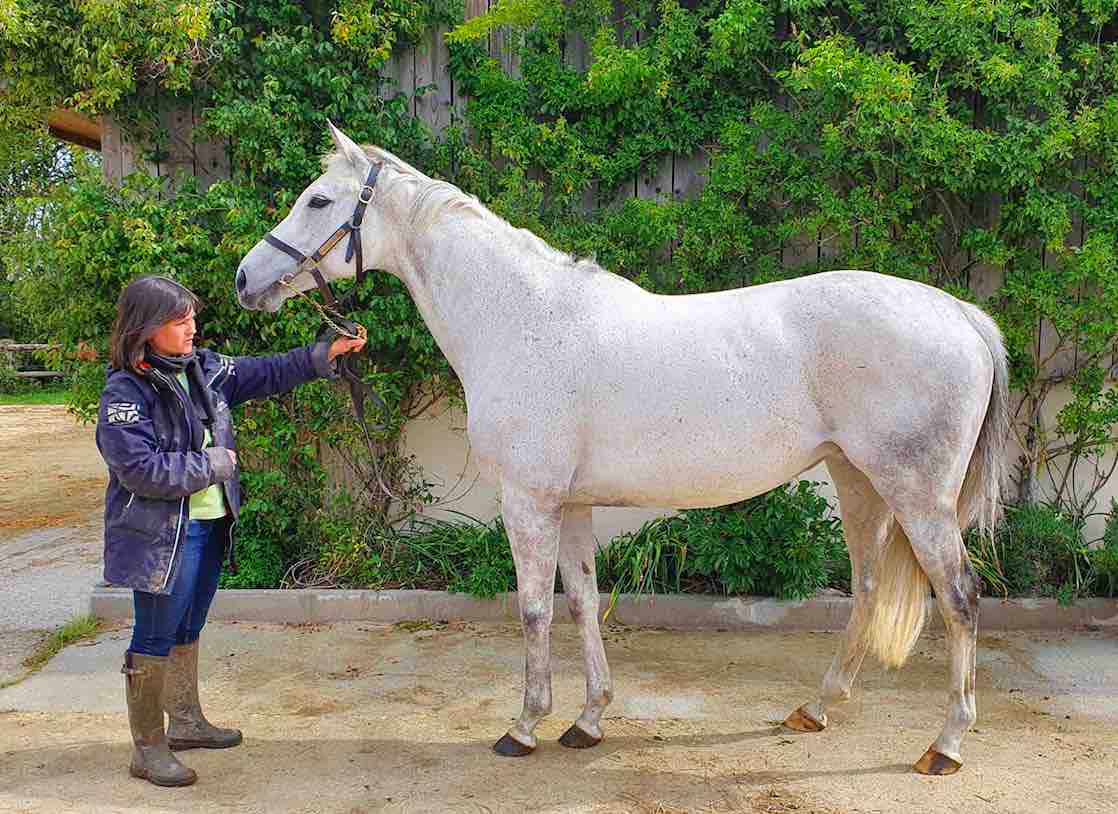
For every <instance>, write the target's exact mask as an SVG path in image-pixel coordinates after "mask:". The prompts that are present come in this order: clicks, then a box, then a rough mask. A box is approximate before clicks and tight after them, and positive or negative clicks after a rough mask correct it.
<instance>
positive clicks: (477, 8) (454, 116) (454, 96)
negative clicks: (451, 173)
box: [450, 0, 489, 138]
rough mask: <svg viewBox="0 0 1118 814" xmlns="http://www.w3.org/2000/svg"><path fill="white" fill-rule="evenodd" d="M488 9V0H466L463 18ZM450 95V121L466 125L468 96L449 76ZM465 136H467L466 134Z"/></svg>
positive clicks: (476, 15) (476, 14) (478, 14)
mask: <svg viewBox="0 0 1118 814" xmlns="http://www.w3.org/2000/svg"><path fill="white" fill-rule="evenodd" d="M488 9H489V0H466V9H465V19H467V20H470V19H473V18H474V17H480V16H481V15H482V14H485V12H486V11H488ZM488 47H489V43H488V38H487V39H486V48H488ZM450 97H451V114H450V118H451V121H452V122H453V123H454V124H456V125H458V126H459V127H465V126H466V108H467V107H468V106H469V97H468V96H466V94H465V93H463V92H461V90H460V88H459V86H458V83H457V82H455V81H454V78H453V77H451V82H450ZM467 138H469V136H468V135H467Z"/></svg>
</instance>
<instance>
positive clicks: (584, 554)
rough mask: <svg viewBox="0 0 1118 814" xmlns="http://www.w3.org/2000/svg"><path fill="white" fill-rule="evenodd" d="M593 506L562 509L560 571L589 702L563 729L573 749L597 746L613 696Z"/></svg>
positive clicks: (564, 741)
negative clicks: (600, 617) (600, 614)
mask: <svg viewBox="0 0 1118 814" xmlns="http://www.w3.org/2000/svg"><path fill="white" fill-rule="evenodd" d="M591 512H592V509H591V507H590V506H567V507H566V508H564V509H563V532H562V535H561V536H560V542H559V572H560V573H561V574H562V575H563V590H564V591H566V593H567V605H568V607H569V608H570V610H571V619H572V620H573V621H574V623H575V624H576V625H578V632H579V636H580V637H581V638H582V660H583V664H584V667H585V670H586V706H585V708H583V710H582V715H581V716H579V719H578V720H577V721H575V722H574V724H572V725H571V728H570V729H568V730H567V731H566V732H564V733H563V737H561V738H560V739H559V742H560V743H561V744H563V745H564V746H569V747H571V748H573V749H585V748H586V747H588V746H596V745H597V744H598V743H600V742H601V740H602V728H601V726H600V723H599V722H600V721H601V719H602V713H603V712H605V710H606V706H608V705H609V702H610V700H611V699H612V698H613V690H612V688H611V686H610V677H609V664H608V663H607V662H606V651H605V648H604V647H603V646H602V632H601V630H600V628H599V627H598V579H597V576H596V571H595V568H594V555H595V554H596V553H597V547H596V546H595V544H594V533H593V527H592V521H591Z"/></svg>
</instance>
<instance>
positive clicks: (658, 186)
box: [637, 154, 672, 203]
mask: <svg viewBox="0 0 1118 814" xmlns="http://www.w3.org/2000/svg"><path fill="white" fill-rule="evenodd" d="M637 197H638V198H644V199H645V200H648V201H659V202H660V203H663V202H664V201H668V200H671V198H672V156H671V154H668V155H662V156H660V158H658V159H657V160H656V164H655V165H654V166H651V167H645V168H643V169H642V170H641V172H640V174H638V175H637Z"/></svg>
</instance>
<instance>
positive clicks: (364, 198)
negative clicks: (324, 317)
mask: <svg viewBox="0 0 1118 814" xmlns="http://www.w3.org/2000/svg"><path fill="white" fill-rule="evenodd" d="M379 174H380V166H379V165H378V164H375V163H374V164H372V165H371V166H370V167H369V175H368V177H367V178H366V179H365V185H364V186H363V187H361V192H359V193H358V195H357V206H356V207H355V208H354V210H353V217H352V218H350V220H349V222H347V223H343V224H342V225H341V226H339V227H338V228H337V229H335V230H334V233H333V234H332V235H330V237H328V238H326V239H325V240H324V241H322V245H321V246H319V247H318V248H317V249H315V251H314V254H312V255H310V256H309V257H308V256H307V255H305V254H303V253H302V252H301V251H299V250H298V249H296V248H295V247H294V246H292V245H291V244H290V243H284V242H283V241H282V240H280V239H279V238H278V237H276V236H275V235H273V234H272V233H271V232H268V234H266V235H264V240H265V241H266V242H267V243H268V244H269V245H272V246H275V247H276V248H277V249H279V250H280V251H281V252H283V253H284V254H286V255H287V256H288V257H290V258H291V259H293V260H294V261H295V262H296V263H298V264H299V267H298V268H297V269H296V270H295V272H294V273H293V274H286V275H284V277H283V279H282V282H284V283H290V282H291V281H292V280H294V279H295V278H296V277H298V276H299V275H300V274H302V273H303V272H304V271H306V272H309V273H310V275H311V276H312V277H314V282H315V284H316V285H317V286H318V290H319V291H321V292H322V299H324V300H325V301H326V304H327V305H328V306H329V307H330V308H334V309H337V308H338V307H339V303H338V299H337V297H335V296H334V291H333V290H332V289H331V288H330V284H329V283H328V282H326V278H325V277H323V276H322V271H321V270H319V268H318V264H319V263H320V262H321V261H322V259H323V258H324V257H326V255H328V254H329V253H330V252H331V251H333V249H334V247H335V246H337V245H338V244H339V243H340V242H341V240H342V238H344V237H345V236H346V235H349V242H348V243H347V244H346V250H345V261H346V262H347V263H348V262H349V261H350V260H353V259H354V258H355V257H356V259H357V280H356V285H354V287H353V290H352V291H351V292H350V297H352V296H353V293H354V292H356V291H357V288H358V287H359V286H360V285H361V282H362V280H364V279H365V274H366V271H367V270H366V269H365V265H364V263H363V262H362V259H361V221H363V220H364V219H365V207H367V206H368V205H369V202H370V201H372V200H373V190H374V187H375V186H376V183H377V176H378V175H379Z"/></svg>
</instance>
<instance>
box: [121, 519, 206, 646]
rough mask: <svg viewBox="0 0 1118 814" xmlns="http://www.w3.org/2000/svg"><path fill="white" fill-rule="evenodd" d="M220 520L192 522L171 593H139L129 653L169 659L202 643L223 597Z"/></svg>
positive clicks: (136, 592) (134, 600)
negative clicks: (178, 649) (214, 605)
mask: <svg viewBox="0 0 1118 814" xmlns="http://www.w3.org/2000/svg"><path fill="white" fill-rule="evenodd" d="M222 525H223V524H222V523H221V522H220V521H217V520H191V521H190V523H189V525H188V526H187V529H186V539H185V540H183V549H182V554H181V559H180V560H179V568H178V574H176V575H175V581H174V584H173V585H172V587H171V593H169V594H153V593H148V592H147V591H133V592H132V601H133V605H134V606H135V611H136V622H135V625H134V626H133V627H132V643H131V644H130V645H129V646H128V649H129V650H131V651H132V652H133V653H142V654H143V655H145V656H167V655H170V653H171V648H172V647H174V646H175V645H176V644H189V643H190V642H196V641H198V634H199V633H201V632H202V627H203V625H205V624H206V614H208V613H209V612H210V603H211V602H213V598H214V594H215V593H216V592H217V582H218V579H219V578H220V577H221V561H222V559H223V556H224V554H225V546H224V544H223V541H222V539H221V538H222V537H223V536H224V535H221V534H215V533H214V532H215V530H216V529H217V528H219V527H221V526H222Z"/></svg>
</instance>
